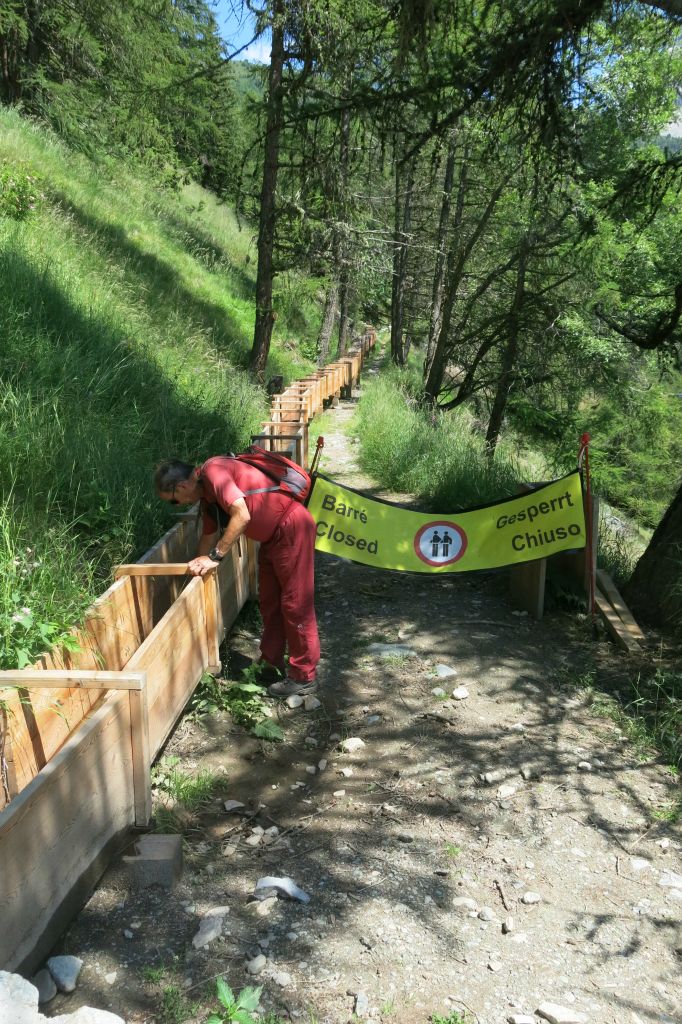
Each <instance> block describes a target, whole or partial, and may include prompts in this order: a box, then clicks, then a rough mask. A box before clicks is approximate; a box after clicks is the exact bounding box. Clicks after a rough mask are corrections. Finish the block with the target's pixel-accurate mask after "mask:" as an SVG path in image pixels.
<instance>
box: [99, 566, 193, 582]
mask: <svg viewBox="0 0 682 1024" xmlns="http://www.w3.org/2000/svg"><path fill="white" fill-rule="evenodd" d="M188 572H189V570H188V568H187V562H145V563H141V562H132V563H130V564H128V565H117V566H115V568H114V576H115V578H116V579H117V580H118V579H120V578H121V576H186V575H187V573H188Z"/></svg>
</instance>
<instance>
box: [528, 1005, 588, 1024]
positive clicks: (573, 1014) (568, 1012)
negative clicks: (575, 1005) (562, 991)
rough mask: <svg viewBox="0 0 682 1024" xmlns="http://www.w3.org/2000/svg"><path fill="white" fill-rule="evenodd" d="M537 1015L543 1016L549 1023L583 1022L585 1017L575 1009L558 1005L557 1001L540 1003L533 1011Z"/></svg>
mask: <svg viewBox="0 0 682 1024" xmlns="http://www.w3.org/2000/svg"><path fill="white" fill-rule="evenodd" d="M535 1012H536V1013H537V1015H538V1017H544V1019H545V1020H548V1021H549V1024H585V1021H586V1019H587V1018H586V1017H585V1015H584V1014H582V1013H578V1012H577V1010H573V1009H568V1008H567V1007H566V1006H559V1004H558V1003H540V1005H539V1006H538V1008H537V1010H536V1011H535Z"/></svg>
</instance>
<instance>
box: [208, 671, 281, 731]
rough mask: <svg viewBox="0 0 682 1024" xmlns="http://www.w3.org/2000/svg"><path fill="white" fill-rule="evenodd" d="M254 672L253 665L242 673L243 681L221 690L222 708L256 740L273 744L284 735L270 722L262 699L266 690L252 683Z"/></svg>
mask: <svg viewBox="0 0 682 1024" xmlns="http://www.w3.org/2000/svg"><path fill="white" fill-rule="evenodd" d="M256 672H257V667H256V666H255V665H254V666H251V667H250V668H245V669H244V670H243V673H242V675H243V676H244V681H243V682H241V683H232V684H231V685H230V686H229V687H227V688H226V689H225V690H223V700H224V707H225V708H226V709H227V710H228V711H229V712H230V714H231V715H232V717H233V718H234V720H235V722H238V723H239V725H242V726H244V728H245V729H248V730H249V732H250V733H251V734H252V735H253V736H256V737H258V739H261V740H273V741H275V742H277V741H279V740H283V739H284V733H283V732H282V730H281V728H280V727H279V726H278V725H277V723H276V722H274V721H272V717H271V716H272V711H271V710H270V707H269V706H268V705H267V704H266V703H265V700H264V699H263V698H264V697H265V696H266V693H267V690H266V689H265V687H263V686H260V685H259V684H258V683H256V682H254V681H253V680H254V678H255V675H256Z"/></svg>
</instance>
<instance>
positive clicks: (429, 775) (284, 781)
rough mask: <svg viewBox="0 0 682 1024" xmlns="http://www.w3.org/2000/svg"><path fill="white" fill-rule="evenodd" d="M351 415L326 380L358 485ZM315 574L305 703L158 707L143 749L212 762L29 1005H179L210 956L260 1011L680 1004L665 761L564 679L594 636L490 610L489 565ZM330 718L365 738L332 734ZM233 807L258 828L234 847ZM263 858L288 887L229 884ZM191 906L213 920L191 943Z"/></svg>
mask: <svg viewBox="0 0 682 1024" xmlns="http://www.w3.org/2000/svg"><path fill="white" fill-rule="evenodd" d="M352 412H353V404H352V403H350V402H349V403H342V404H341V406H340V408H339V410H338V412H337V414H336V416H335V419H334V423H335V424H336V425H337V429H338V432H336V433H333V432H329V431H325V439H326V448H325V459H324V464H323V469H324V471H325V472H327V473H328V474H329V475H330V476H333V477H335V478H337V479H339V480H341V481H343V482H344V483H348V484H351V485H353V486H359V487H368V486H370V485H371V481H369V480H367V479H366V478H363V477H362V476H361V474H360V473H359V471H358V468H357V465H356V462H355V455H356V452H357V445H354V444H353V442H352V438H349V437H348V436H347V435H345V434H343V433H342V432H341V428H342V427H343V425H344V424H346V423H347V422H348V420H349V418H350V417H351V415H352ZM317 572H318V575H317V581H318V582H317V591H318V595H319V597H318V610H319V619H320V627H321V635H322V643H323V652H324V660H323V662H322V666H321V682H322V684H323V685H322V687H321V692H320V697H321V700H322V702H323V705H322V707H321V708H320V709H319V710H317V711H314V712H311V713H306V712H304V711H302V710H300V709H298V710H289V709H287V708H281V709H280V715H281V721H282V725H283V727H284V729H285V733H286V741H285V743H283V744H280V745H262V744H260V743H259V742H258V741H256V740H254V739H252V738H250V737H249V736H248V735H246V734H245V733H244V732H243V730H241V729H239V728H238V727H237V726H235V724H234V722H233V721H232V719H231V718H230V716H229V715H226V714H220V715H217V716H214V717H212V718H208V719H205V720H204V722H203V724H197V723H194V722H188V721H185V722H184V723H183V724H181V726H180V727H179V728H178V730H177V731H176V733H175V735H174V737H173V738H172V740H171V742H170V743H169V746H168V748H167V751H166V756H169V755H173V756H176V757H179V758H180V765H179V767H181V768H183V769H184V770H188V771H189V770H196V769H199V768H208V769H211V770H213V771H216V770H219V771H221V772H224V773H225V783H224V785H223V786H222V787H221V790H220V794H219V798H214V802H213V803H212V804H211V806H210V807H209V808H208V809H207V810H206V811H205V812H204V813H202V814H200V815H199V817H198V819H197V820H196V821H195V822H194V824H193V826H192V827H191V828H190V830H189V831H188V833H187V842H186V855H185V873H184V877H183V881H182V883H181V885H180V887H179V888H178V889H177V890H176V891H175V892H174V893H172V894H170V895H169V894H167V893H165V892H162V891H160V890H153V891H150V892H146V893H143V894H141V895H140V894H137V893H131V892H129V890H128V887H127V881H126V877H125V874H124V873H123V871H122V870H121V868H120V867H119V866H114V867H113V868H112V869H111V870H110V871H109V872H108V873H107V875H106V876H105V878H104V879H103V881H102V883H101V885H100V887H99V889H98V890H97V892H96V893H95V894H94V896H93V898H92V899H91V901H90V903H89V904H88V906H87V907H86V908H85V910H84V911H83V913H82V914H81V915H80V917H79V918H78V920H77V921H76V922H75V923H74V925H73V927H72V928H71V930H70V932H69V933H68V934H67V935H66V936H65V937H64V941H63V943H62V944H61V948H60V951H64V952H69V953H75V954H77V955H79V956H81V957H82V958H83V960H84V961H85V966H84V968H83V971H82V974H81V979H80V982H79V987H78V990H77V992H76V993H75V994H74V995H73V996H70V997H59V998H58V1000H55V1001H54V1002H53V1003H51V1004H50V1006H49V1012H51V1013H58V1012H62V1013H63V1012H66V1010H67V1009H68V1010H73V1009H75V1008H76V1006H78V1005H81V1004H89V1005H92V1006H99V1007H102V1008H107V1007H108V1008H111V1009H112V1010H114V1011H115V1012H117V1013H119V1014H120V1015H121V1016H122V1017H124V1019H125V1020H126V1021H127V1022H128V1024H143V1022H147V1024H151V1022H163V1024H179V1022H180V1021H183V1020H189V1021H196V1022H200V1021H204V1020H205V1018H206V1015H207V1012H208V1010H209V1009H213V1008H215V1003H214V1001H213V999H212V995H213V990H214V982H213V981H210V983H208V984H203V982H205V980H206V979H212V978H213V977H214V976H216V975H219V974H224V975H225V976H226V977H227V978H228V980H229V981H230V983H231V984H232V986H233V988H240V987H241V986H243V985H246V984H248V983H250V982H251V983H253V982H254V980H255V982H257V983H258V984H262V985H263V988H264V995H263V1000H262V1002H263V1006H264V1007H265V1008H266V1009H267V1010H268V1011H271V1012H272V1013H273V1014H276V1015H277V1016H273V1017H271V1018H270V1019H269V1024H270V1022H274V1021H275V1020H282V1021H285V1020H298V1021H301V1022H303V1024H311V1022H318V1024H345V1022H348V1021H350V1020H352V1019H354V1018H353V1014H354V1012H355V1013H357V1018H360V1019H364V1018H366V1017H370V1018H372V1019H374V1020H376V1021H382V1022H390V1024H422V1022H427V1021H428V1020H429V1019H430V1017H431V1015H433V1014H439V1015H440V1016H441V1017H442V1018H443V1019H444V1020H446V1021H448V1022H450V1024H454V1022H455V1021H459V1020H460V1019H461V1020H466V1021H467V1022H469V1021H471V1022H474V1021H477V1022H478V1024H503V1022H505V1021H507V1020H508V1019H510V1018H511V1019H513V1015H514V1014H528V1015H529V1018H528V1019H529V1021H536V1020H537V1021H539V1020H540V1018H539V1017H536V1016H535V1015H534V1011H535V1010H536V1009H537V1008H538V1007H539V1006H540V1004H542V1003H543V1002H551V1003H557V1004H560V1005H561V1006H563V1008H564V1010H565V1012H566V1016H565V1017H562V1018H559V1019H562V1020H566V1021H570V1020H576V1021H578V1020H583V1019H584V1020H585V1021H588V1022H590V1024H607V1022H608V1024H611V1022H612V1024H625V1022H627V1024H651V1022H668V1024H670V1022H677V1024H679V1022H680V1021H682V1011H681V1010H680V1005H679V994H680V984H679V982H680V973H679V964H680V954H681V952H682V934H681V930H680V916H681V913H680V912H681V910H682V878H680V872H681V871H682V867H681V863H680V849H681V848H682V842H681V836H680V831H679V826H673V825H671V824H670V823H666V822H664V821H659V822H656V821H653V819H652V811H653V810H654V809H655V808H656V807H658V806H661V805H664V804H665V803H666V801H670V800H673V799H675V798H676V797H677V795H678V794H677V782H676V780H675V779H674V777H672V776H671V774H670V773H668V772H666V770H665V769H664V768H663V767H660V766H656V765H652V764H649V765H646V764H642V763H640V762H639V761H638V760H637V758H636V757H635V755H634V752H633V750H632V748H631V747H630V746H629V744H628V743H627V742H626V741H624V737H623V736H622V735H621V734H620V733H619V731H618V729H617V728H616V727H615V726H614V724H613V723H612V722H611V721H610V720H609V719H604V718H598V717H595V715H594V714H593V712H592V711H591V709H590V707H589V706H588V705H587V704H586V702H585V699H584V696H583V693H582V691H580V690H579V689H577V684H578V682H579V680H580V678H581V677H583V678H584V674H585V673H587V672H588V671H589V669H590V666H591V665H592V663H593V662H594V659H595V657H602V658H604V657H605V658H609V659H612V660H613V661H614V662H615V663H617V662H618V656H617V655H615V654H613V653H612V652H611V650H610V649H609V648H608V646H607V645H606V644H600V645H595V644H594V643H592V642H591V641H589V640H588V638H587V637H586V634H585V627H584V625H579V624H576V623H575V622H573V621H572V620H571V619H570V618H569V617H568V616H559V615H553V616H552V617H549V618H547V619H546V620H545V621H544V622H543V623H540V624H536V623H533V622H530V621H529V620H528V619H526V618H524V617H523V616H520V615H518V614H515V613H513V612H512V611H511V610H510V607H509V605H508V603H507V601H506V588H505V585H506V580H505V576H504V574H500V575H497V576H495V575H482V576H461V577H457V576H454V577H451V578H447V579H444V578H435V577H434V578H432V577H424V578H416V577H402V576H399V575H389V574H380V573H378V572H375V571H373V570H370V569H367V568H364V567H362V566H355V565H352V564H351V563H345V562H341V561H338V560H333V559H331V558H329V557H326V556H320V557H319V560H318V567H317ZM375 643H382V644H398V645H400V648H402V650H401V649H400V648H398V649H396V650H393V651H391V650H390V648H389V650H387V651H386V650H385V651H384V652H383V655H382V653H377V651H376V650H375V649H373V648H372V646H371V645H372V644H375ZM230 646H231V651H232V660H231V671H230V674H231V675H232V677H233V678H238V668H239V665H240V664H241V663H243V662H244V657H245V656H248V657H251V656H253V655H254V653H255V650H256V633H255V632H253V631H252V630H250V629H249V628H248V625H246V624H245V623H242V625H241V627H240V628H239V629H238V630H237V631H236V632H235V634H234V635H233V637H232V638H231V640H230ZM438 665H442V666H447V667H448V668H449V669H451V670H452V673H453V674H452V676H450V677H444V678H439V677H437V675H436V672H437V666H438ZM440 671H443V669H441V670H440ZM438 686H441V687H442V688H443V689H444V690H446V691H447V693H448V694H449V693H450V692H451V691H452V689H453V688H455V687H466V689H467V691H468V694H469V695H468V697H466V698H465V699H462V700H453V699H448V698H447V697H446V699H444V698H442V697H440V698H439V697H438V696H436V695H434V694H433V690H434V688H435V687H438ZM347 737H357V738H360V739H362V741H363V743H364V746H362V747H361V748H360V749H358V750H357V751H356V752H355V753H350V754H349V753H342V752H340V750H339V749H338V743H339V739H344V738H347ZM323 765H324V767H322V766H323ZM225 799H235V800H239V801H242V802H243V803H244V804H245V805H246V809H247V810H248V811H249V812H251V813H252V814H253V816H252V817H250V818H248V819H245V818H242V817H240V816H234V815H228V814H226V813H225V811H224V810H223V808H222V801H224V800H225ZM256 825H258V826H260V827H261V828H263V829H267V828H270V827H272V826H273V825H274V826H275V827H276V828H277V829H279V835H278V837H277V838H276V839H275V841H274V842H272V843H271V844H270V845H258V846H251V845H249V836H250V835H251V834H252V829H253V827H254V826H256ZM250 841H251V842H253V841H254V840H250ZM265 875H276V876H280V875H286V876H290V877H291V878H293V880H294V881H295V882H296V883H297V884H298V885H299V886H301V887H302V888H303V889H304V890H306V892H307V893H309V894H310V902H309V903H307V904H304V903H299V902H296V901H289V900H282V899H280V900H277V899H271V900H266V901H264V902H262V903H250V902H249V897H250V895H251V893H252V892H253V890H254V887H255V884H256V882H257V880H258V879H259V878H260V877H261V876H265ZM216 907H223V908H227V910H226V911H225V917H224V925H223V934H222V936H221V937H220V938H218V939H216V940H214V941H213V942H211V943H210V944H209V945H207V946H206V947H204V948H203V949H199V950H196V949H194V948H193V945H192V938H193V936H194V935H195V934H196V932H197V929H198V925H199V919H200V917H201V915H202V914H203V913H205V912H207V911H209V910H211V909H213V908H216ZM259 954H262V955H263V957H264V958H265V962H264V966H263V968H262V970H261V972H260V973H259V974H258V975H257V976H256V978H255V979H254V978H252V977H251V976H250V975H249V974H248V973H247V972H246V968H245V963H246V961H247V960H253V959H254V958H255V957H256V956H258V955H259ZM260 962H262V961H260ZM255 966H256V965H255V964H254V967H255ZM457 1014H462V1017H461V1018H460V1017H459V1016H457ZM580 1015H583V1016H582V1017H581V1016H580ZM357 1018H355V1019H357ZM519 1019H520V1020H523V1019H524V1018H523V1017H520V1018H519Z"/></svg>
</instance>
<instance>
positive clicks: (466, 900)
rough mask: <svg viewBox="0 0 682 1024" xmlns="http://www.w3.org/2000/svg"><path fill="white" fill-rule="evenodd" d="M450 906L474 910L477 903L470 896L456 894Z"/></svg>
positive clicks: (457, 908) (456, 908)
mask: <svg viewBox="0 0 682 1024" xmlns="http://www.w3.org/2000/svg"><path fill="white" fill-rule="evenodd" d="M452 906H453V909H454V910H476V908H477V907H478V903H477V902H476V900H473V899H472V898H471V897H470V896H456V897H455V899H454V900H453V901H452Z"/></svg>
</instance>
